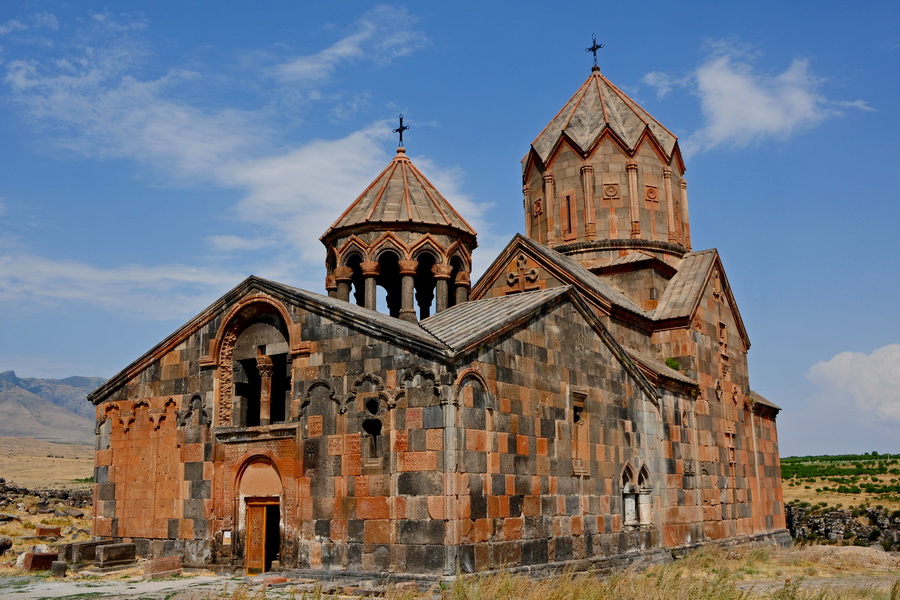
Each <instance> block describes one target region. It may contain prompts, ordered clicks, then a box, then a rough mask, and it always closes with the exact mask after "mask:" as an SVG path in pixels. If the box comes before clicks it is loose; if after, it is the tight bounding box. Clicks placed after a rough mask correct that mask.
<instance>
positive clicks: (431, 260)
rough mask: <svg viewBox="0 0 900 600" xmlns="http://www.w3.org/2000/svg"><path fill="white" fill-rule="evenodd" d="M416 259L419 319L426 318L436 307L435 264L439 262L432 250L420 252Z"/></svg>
mask: <svg viewBox="0 0 900 600" xmlns="http://www.w3.org/2000/svg"><path fill="white" fill-rule="evenodd" d="M416 259H417V261H418V266H416V283H415V288H416V304H418V305H419V319H420V320H421V319H425V318H427V317H428V316H430V315H431V313H432V312H433V309H434V289H435V283H436V281H435V278H434V271H433V268H434V265H435V264H436V263H437V260H436V259H435V257H434V255H433V254H432V253H430V252H420V253H419V254H418V255H417V256H416Z"/></svg>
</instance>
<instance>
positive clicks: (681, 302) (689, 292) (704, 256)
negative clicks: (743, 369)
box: [653, 248, 750, 350]
mask: <svg viewBox="0 0 900 600" xmlns="http://www.w3.org/2000/svg"><path fill="white" fill-rule="evenodd" d="M716 269H718V271H719V273H720V274H721V277H722V291H723V292H724V293H725V296H726V297H727V299H728V306H729V307H730V309H731V314H732V317H733V318H734V322H735V324H736V325H737V328H738V331H739V332H740V334H741V339H743V341H744V345H745V348H744V349H745V350H746V349H748V348H750V336H749V335H747V328H746V327H745V326H744V319H743V318H742V317H741V312H740V311H739V310H738V306H737V302H736V301H735V299H734V295H733V294H732V292H731V285H729V283H728V277H726V275H725V268H724V267H723V266H722V260H721V259H720V258H719V251H718V250H716V249H715V248H711V249H709V250H701V251H700V252H689V253H687V254H685V255H684V256H683V257H682V259H681V263H679V265H678V272H677V273H676V274H675V276H674V277H672V279H670V280H669V284H668V285H667V286H666V289H665V291H664V292H663V296H662V298H660V300H659V304H658V305H657V306H656V310H655V311H654V313H653V319H654V320H655V321H669V320H674V319H690V318H692V317H693V316H694V313H695V312H696V311H697V307H698V306H699V305H700V301H701V300H702V299H703V291H704V290H705V289H706V286H707V285H708V284H709V279H710V277H712V274H713V272H714V271H715V270H716Z"/></svg>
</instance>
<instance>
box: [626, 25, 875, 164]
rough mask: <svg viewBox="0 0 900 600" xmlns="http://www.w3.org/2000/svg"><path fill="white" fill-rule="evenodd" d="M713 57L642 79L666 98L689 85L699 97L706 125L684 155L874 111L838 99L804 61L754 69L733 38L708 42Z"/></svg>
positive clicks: (783, 135) (748, 55)
mask: <svg viewBox="0 0 900 600" xmlns="http://www.w3.org/2000/svg"><path fill="white" fill-rule="evenodd" d="M709 47H710V48H711V50H712V54H711V55H710V57H709V58H708V59H707V60H706V61H705V62H704V63H703V64H702V65H700V66H699V67H698V68H697V69H696V70H694V71H693V72H692V73H691V74H690V75H689V76H687V77H675V76H672V75H669V74H667V73H663V72H660V71H653V72H650V73H648V74H647V75H645V76H644V77H643V79H642V81H643V82H644V83H646V84H647V85H650V86H653V87H655V88H656V91H657V97H658V98H662V97H664V96H665V95H666V94H668V93H669V92H671V91H672V90H673V89H674V88H686V89H689V90H690V91H691V92H693V93H694V94H696V95H697V96H698V97H699V98H700V110H701V112H702V113H703V117H704V121H705V122H704V125H703V126H702V127H701V128H700V129H699V130H697V131H695V132H694V133H693V134H692V135H690V136H689V137H688V138H687V140H686V141H685V143H684V148H685V153H687V154H690V153H693V152H700V151H704V150H711V149H713V148H717V147H722V146H734V147H741V146H746V145H749V144H752V143H755V142H759V141H761V140H764V139H785V138H788V137H790V136H792V135H794V134H795V133H797V132H798V131H801V130H803V129H806V128H809V127H814V126H815V125H817V124H819V123H821V122H822V121H824V120H825V119H828V118H831V117H835V116H838V115H840V114H841V111H840V108H856V109H860V110H872V109H871V107H870V106H869V105H868V104H867V103H866V102H865V101H864V100H854V101H834V100H830V99H828V98H827V97H826V96H825V95H824V94H823V93H822V92H821V88H822V87H823V84H824V83H825V81H826V80H825V79H824V78H823V77H820V76H819V75H817V74H815V73H814V72H813V71H812V70H811V68H810V63H809V61H808V60H806V59H795V60H794V61H792V62H791V64H790V66H789V67H788V68H787V69H786V70H785V71H783V72H782V73H778V74H770V73H764V72H760V71H759V70H757V69H756V68H755V67H754V62H755V58H756V57H755V56H753V54H752V52H751V50H749V49H747V48H744V47H741V46H740V45H738V44H735V43H734V42H732V41H720V42H716V43H711V44H709Z"/></svg>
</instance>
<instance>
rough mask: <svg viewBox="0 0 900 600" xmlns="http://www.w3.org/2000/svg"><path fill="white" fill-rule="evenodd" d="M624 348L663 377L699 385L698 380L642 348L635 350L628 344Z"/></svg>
mask: <svg viewBox="0 0 900 600" xmlns="http://www.w3.org/2000/svg"><path fill="white" fill-rule="evenodd" d="M622 349H623V350H625V352H627V353H628V355H629V356H630V357H631V358H632V359H634V360H636V361H637V362H639V363H641V364H642V365H644V366H645V367H647V368H648V369H650V370H651V371H654V372H655V373H657V374H658V375H662V376H663V377H668V378H669V379H674V380H676V381H680V382H682V383H687V384H690V385H697V382H696V381H695V380H693V379H691V378H690V377H688V376H687V375H685V374H684V373H682V372H680V371H676V370H675V369H673V368H671V367H669V366H668V365H667V364H666V363H664V362H662V361H661V360H659V359H657V358H653V357H652V356H650V355H649V354H646V353H645V352H642V351H640V350H635V349H634V348H628V347H626V346H622Z"/></svg>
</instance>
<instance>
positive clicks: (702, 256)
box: [653, 249, 716, 321]
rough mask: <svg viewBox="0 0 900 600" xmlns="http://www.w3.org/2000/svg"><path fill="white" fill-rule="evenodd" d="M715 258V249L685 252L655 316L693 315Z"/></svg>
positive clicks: (665, 317) (676, 316) (657, 317)
mask: <svg viewBox="0 0 900 600" xmlns="http://www.w3.org/2000/svg"><path fill="white" fill-rule="evenodd" d="M715 258H716V251H715V249H711V250H702V251H700V252H691V253H688V254H685V255H684V257H683V258H682V259H681V262H680V263H679V265H678V272H677V273H676V274H675V276H674V277H672V279H670V280H669V284H668V285H667V286H666V290H665V292H663V295H662V298H660V299H659V304H658V305H657V306H656V311H655V312H654V313H653V316H654V318H655V319H657V320H660V321H661V320H664V319H676V318H679V317H689V316H691V314H692V313H693V310H694V306H695V305H696V304H697V299H698V298H699V296H700V294H701V293H703V288H704V286H705V285H706V279H707V277H708V276H709V270H710V268H711V267H712V265H713V261H715Z"/></svg>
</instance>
